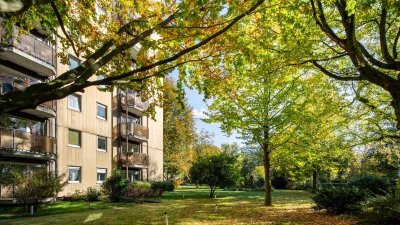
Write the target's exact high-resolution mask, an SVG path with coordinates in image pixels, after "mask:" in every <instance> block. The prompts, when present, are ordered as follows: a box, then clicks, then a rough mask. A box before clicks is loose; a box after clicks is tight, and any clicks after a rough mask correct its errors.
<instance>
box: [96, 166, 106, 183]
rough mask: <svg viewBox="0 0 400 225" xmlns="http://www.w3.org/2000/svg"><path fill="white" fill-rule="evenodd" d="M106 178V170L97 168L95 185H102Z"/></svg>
mask: <svg viewBox="0 0 400 225" xmlns="http://www.w3.org/2000/svg"><path fill="white" fill-rule="evenodd" d="M106 177H107V169H104V168H97V183H103V182H104V181H105V180H106Z"/></svg>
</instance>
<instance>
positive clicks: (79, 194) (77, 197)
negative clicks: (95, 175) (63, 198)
mask: <svg viewBox="0 0 400 225" xmlns="http://www.w3.org/2000/svg"><path fill="white" fill-rule="evenodd" d="M68 200H70V201H83V200H86V193H85V192H84V191H80V190H75V192H74V193H73V194H72V195H70V196H69V197H68Z"/></svg>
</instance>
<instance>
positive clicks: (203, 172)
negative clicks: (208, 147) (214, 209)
mask: <svg viewBox="0 0 400 225" xmlns="http://www.w3.org/2000/svg"><path fill="white" fill-rule="evenodd" d="M236 160H237V159H236V156H232V155H229V154H226V153H224V152H222V153H219V154H214V155H209V156H204V157H201V158H198V159H197V160H196V161H195V162H194V163H193V165H192V167H191V168H190V171H189V174H190V178H191V180H192V181H194V182H196V183H201V184H207V185H208V186H209V187H210V198H211V197H213V196H214V193H215V189H216V188H217V187H222V188H223V187H229V186H233V185H235V183H236V181H237V180H238V178H239V169H238V168H237V164H236V162H237V161H236Z"/></svg>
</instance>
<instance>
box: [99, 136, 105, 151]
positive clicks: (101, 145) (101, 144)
mask: <svg viewBox="0 0 400 225" xmlns="http://www.w3.org/2000/svg"><path fill="white" fill-rule="evenodd" d="M97 149H100V150H107V138H105V137H97Z"/></svg>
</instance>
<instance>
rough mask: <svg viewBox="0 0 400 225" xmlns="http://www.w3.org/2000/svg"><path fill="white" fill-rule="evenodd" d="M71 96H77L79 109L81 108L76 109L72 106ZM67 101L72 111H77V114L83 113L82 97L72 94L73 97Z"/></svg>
mask: <svg viewBox="0 0 400 225" xmlns="http://www.w3.org/2000/svg"><path fill="white" fill-rule="evenodd" d="M71 96H76V98H77V99H78V107H79V108H76V107H73V106H71V105H70V102H71V100H70V97H71ZM67 101H68V109H71V110H74V111H77V112H82V95H78V94H71V95H69V96H68V98H67Z"/></svg>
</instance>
